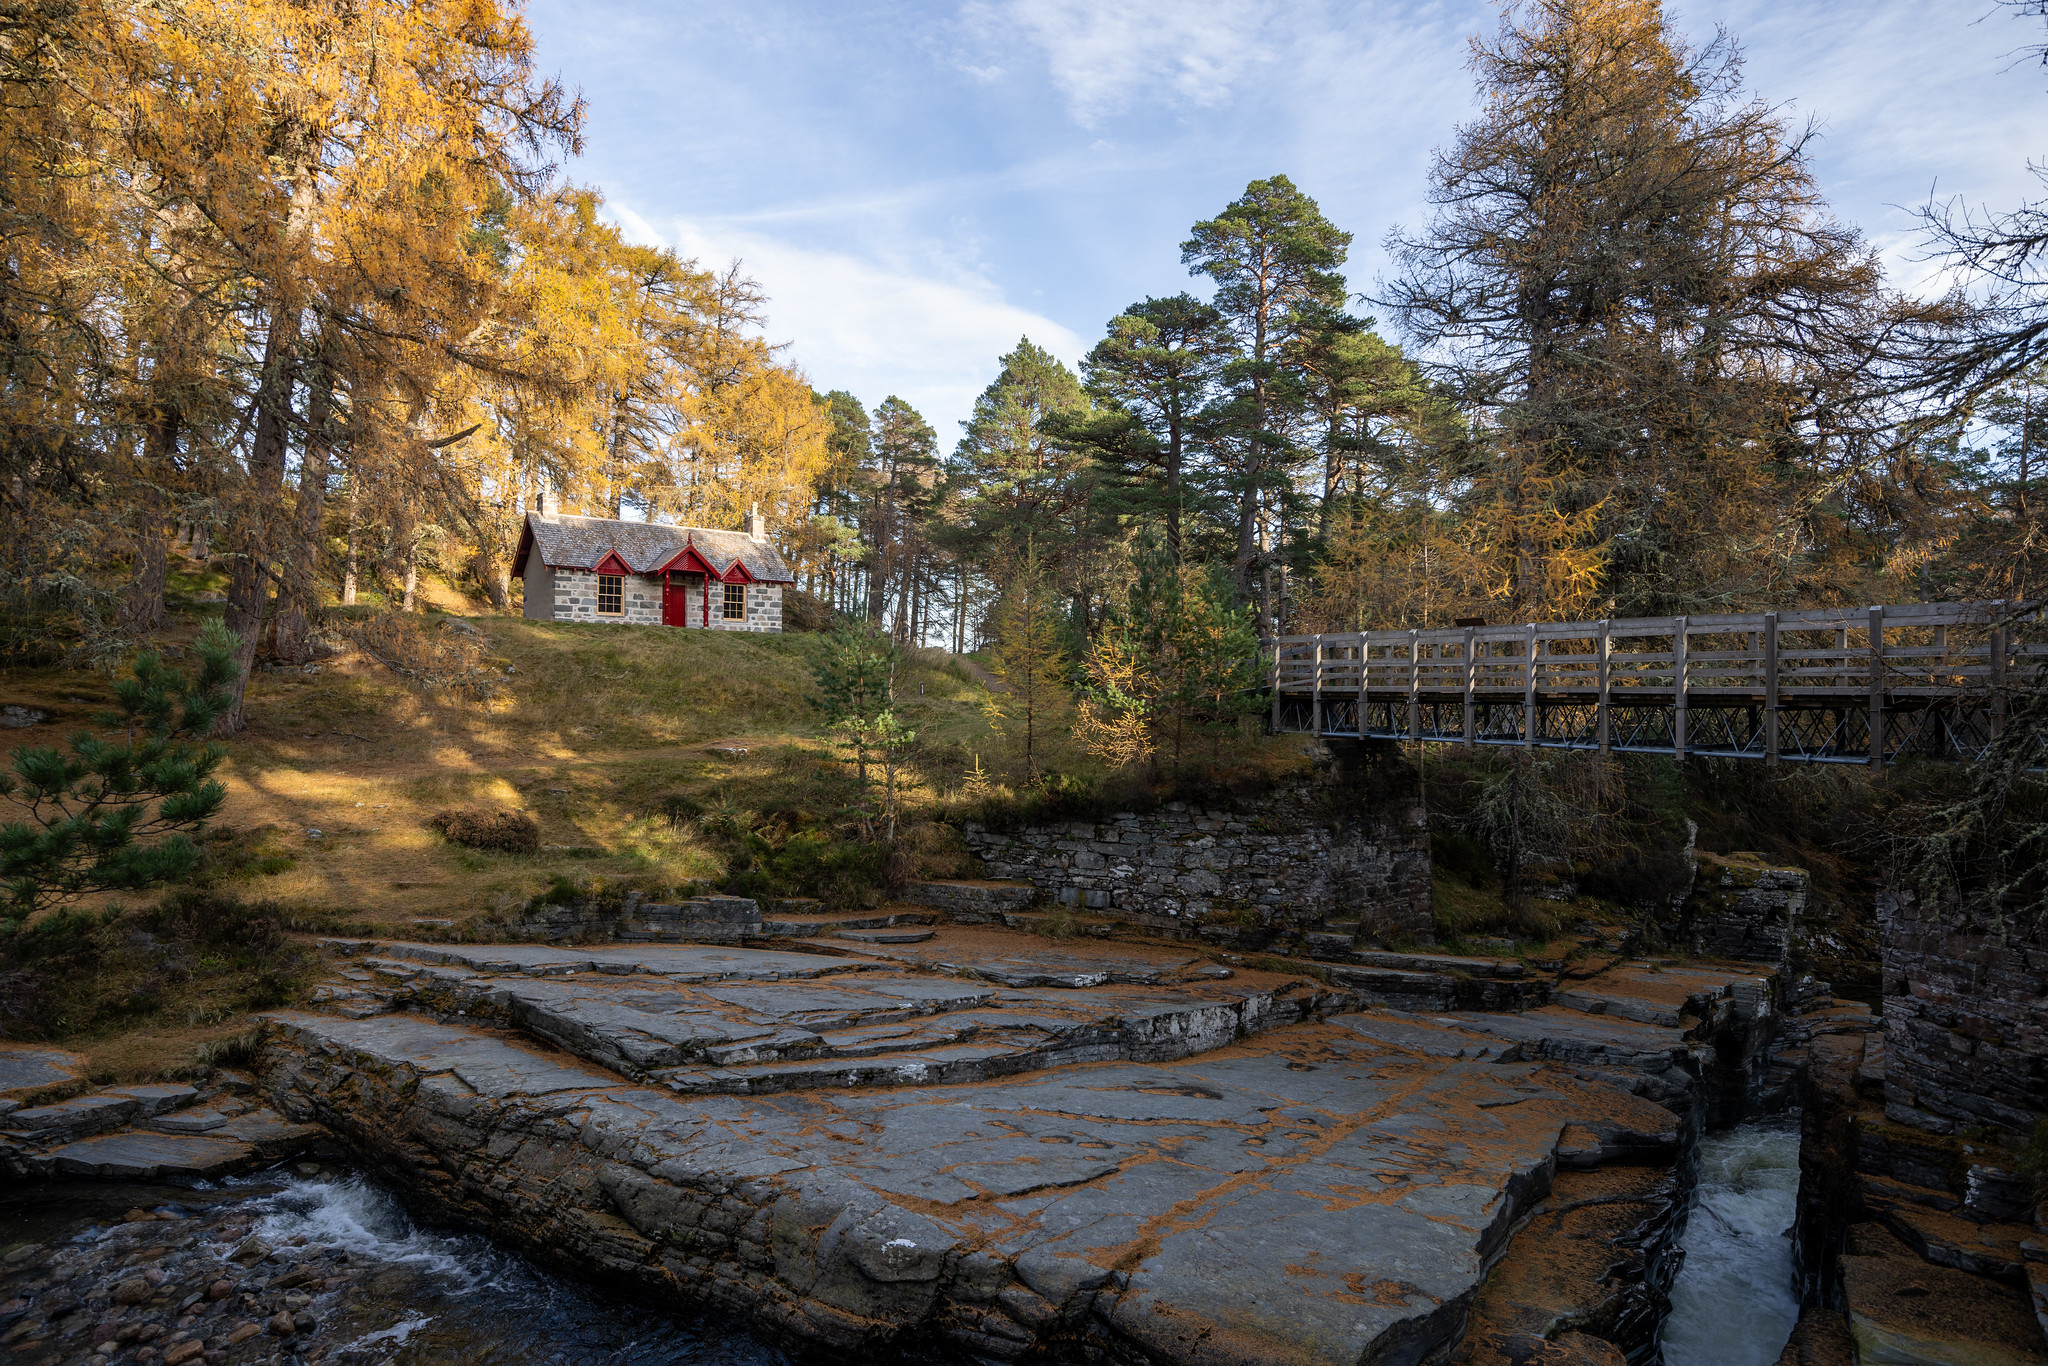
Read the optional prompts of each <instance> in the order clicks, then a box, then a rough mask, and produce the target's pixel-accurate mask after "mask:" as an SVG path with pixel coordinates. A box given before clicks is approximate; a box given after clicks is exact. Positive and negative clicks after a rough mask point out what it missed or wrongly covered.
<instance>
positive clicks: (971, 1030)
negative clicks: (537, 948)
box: [195, 950, 1348, 1123]
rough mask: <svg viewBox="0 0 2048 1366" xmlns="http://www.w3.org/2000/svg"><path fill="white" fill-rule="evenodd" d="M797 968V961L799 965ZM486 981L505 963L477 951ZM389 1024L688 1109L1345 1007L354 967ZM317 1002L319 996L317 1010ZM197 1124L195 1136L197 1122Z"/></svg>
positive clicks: (1199, 993)
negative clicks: (391, 1012)
mask: <svg viewBox="0 0 2048 1366" xmlns="http://www.w3.org/2000/svg"><path fill="white" fill-rule="evenodd" d="M788 956H792V957H794V956H796V955H788ZM475 957H476V959H477V961H478V962H480V963H482V964H485V965H486V967H488V966H489V965H491V964H493V963H495V962H496V961H497V960H496V959H495V958H494V957H493V956H492V953H491V951H488V950H486V951H479V952H478V953H477V954H476V955H475ZM358 961H360V962H362V963H363V964H365V965H366V967H368V968H369V969H370V970H371V974H372V975H373V976H374V977H376V978H378V979H379V988H378V989H379V990H380V991H381V992H382V993H383V994H382V997H381V1001H382V1008H380V1009H379V1010H377V1011H374V1012H373V1011H356V1010H353V1009H350V1008H348V1002H349V1001H350V1000H351V999H353V998H352V997H350V996H349V995H348V994H347V993H343V992H339V991H337V992H334V993H330V995H329V996H328V997H327V998H326V1000H327V1001H328V1003H329V1004H331V1005H333V1006H335V1007H337V1008H340V1009H342V1010H343V1012H344V1013H346V1014H349V1015H352V1016H356V1017H358V1018H371V1017H373V1016H374V1015H377V1014H382V1013H384V1012H385V1011H386V1010H388V1009H391V1008H394V1007H400V1006H403V1007H409V1008H411V1009H413V1010H416V1011H418V1012H420V1013H422V1014H425V1015H431V1016H434V1017H437V1018H440V1019H443V1020H456V1021H464V1022H469V1021H474V1022H477V1023H486V1024H501V1025H511V1026H514V1027H516V1028H518V1029H520V1030H523V1031H525V1032H527V1033H529V1034H532V1035H534V1036H536V1037H538V1038H540V1039H543V1040H545V1041H547V1042H549V1043H553V1044H555V1045H557V1046H559V1047H561V1048H563V1049H566V1050H567V1051H568V1052H570V1053H572V1054H574V1055H576V1056H577V1057H579V1058H582V1059H585V1060H588V1061H591V1062H596V1063H598V1064H600V1065H601V1066H603V1067H606V1068H609V1069H611V1070H612V1071H615V1072H617V1073H619V1074H620V1075H621V1076H624V1077H627V1078H630V1079H632V1080H637V1081H653V1082H664V1083H666V1084H668V1085H670V1086H672V1087H674V1088H675V1089H677V1090H679V1091H686V1092H690V1093H693V1094H698V1093H707V1092H730V1093H735V1094H749V1093H761V1092H766V1091H771V1090H789V1089H803V1088H816V1087H835V1086H868V1085H908V1084H926V1083H933V1082H939V1081H972V1080H979V1079H981V1078H984V1077H987V1076H991V1075H1002V1074H1006V1073H1013V1072H1018V1071H1023V1070H1025V1069H1027V1068H1032V1067H1045V1066H1053V1065H1059V1064H1064V1063H1070V1062H1099V1061H1106V1060H1109V1059H1114V1058H1130V1059H1139V1060H1145V1061H1157V1060H1163V1059H1168V1058H1174V1057H1182V1056H1186V1055H1188V1054H1191V1053H1197V1052H1202V1051H1205V1050H1207V1049H1210V1048H1215V1047H1220V1046H1222V1045H1224V1044H1227V1043H1229V1042H1231V1041H1232V1040H1233V1039H1235V1038H1239V1037H1242V1036H1244V1035H1247V1034H1251V1033H1255V1032H1257V1031H1259V1030H1261V1029H1265V1028H1269V1027H1271V1026H1273V1025H1276V1024H1283V1023H1291V1022H1293V1021H1295V1020H1299V1019H1302V1018H1304V1017H1305V1016H1307V1015H1309V1014H1311V1013H1313V1012H1315V1011H1317V1010H1323V1009H1329V1008H1342V1007H1343V1006H1344V1005H1345V1004H1348V1001H1347V998H1344V997H1342V996H1339V995H1337V994H1334V993H1331V992H1329V991H1327V990H1325V989H1323V988H1322V987H1320V986H1319V985H1318V984H1315V983H1312V982H1306V981H1299V982H1288V981H1285V980H1283V981H1282V982H1281V983H1280V985H1279V986H1277V987H1252V986H1241V985H1238V984H1236V983H1212V982H1202V983H1200V984H1198V985H1192V986H1184V987H1177V988H1146V987H1133V986H1113V985H1107V984H1102V985H1097V986H1093V987H1087V986H1071V985H1070V986H1063V987H1059V988H1045V987H1027V988H1009V987H1005V986H1003V985H1000V984H998V983H995V982H991V981H989V980H986V978H984V977H979V976H977V977H972V978H967V977H941V976H929V975H923V974H912V973H906V972H903V971H901V970H892V967H893V965H892V964H890V963H887V962H863V963H855V964H851V965H846V964H844V963H843V960H834V959H817V958H810V959H808V960H807V962H808V963H809V964H811V965H817V964H820V963H823V964H827V965H830V964H833V963H841V964H842V966H852V967H855V968H858V969H861V970H860V971H854V972H841V973H834V974H832V975H829V976H813V977H810V978H804V979H793V978H779V977H775V976H772V975H770V976H764V977H760V978H746V977H731V978H725V979H720V980H706V979H703V978H693V977H689V976H685V975H671V976H668V977H655V976H651V975H648V974H615V973H612V972H609V971H606V970H594V971H593V970H584V971H568V972H559V973H557V972H549V973H546V974H530V973H528V972H525V971H521V972H518V973H502V974H501V973H496V972H491V971H476V970H473V969H470V968H465V967H455V966H451V965H449V964H445V963H424V962H418V961H414V960H412V959H405V958H380V957H368V958H363V959H360V960H358ZM316 995H317V994H316ZM195 1123H197V1121H195Z"/></svg>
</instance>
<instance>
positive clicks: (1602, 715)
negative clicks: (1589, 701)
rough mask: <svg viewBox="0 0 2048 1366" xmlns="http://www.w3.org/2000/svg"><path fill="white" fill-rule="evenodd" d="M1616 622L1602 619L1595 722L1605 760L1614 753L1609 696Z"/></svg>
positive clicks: (1612, 684) (1611, 681) (1610, 619)
mask: <svg viewBox="0 0 2048 1366" xmlns="http://www.w3.org/2000/svg"><path fill="white" fill-rule="evenodd" d="M1613 661H1614V621H1613V619H1612V618H1609V617H1602V618H1601V619H1600V664H1599V669H1600V700H1599V702H1598V703H1597V704H1595V706H1594V708H1593V711H1594V722H1595V724H1596V725H1598V727H1599V729H1600V757H1601V758H1603V759H1605V758H1608V757H1610V756H1611V755H1613V753H1614V732H1613V729H1612V725H1611V716H1610V714H1609V711H1608V706H1607V701H1608V694H1609V692H1610V690H1611V689H1612V688H1613V686H1614V683H1613Z"/></svg>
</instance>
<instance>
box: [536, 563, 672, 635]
mask: <svg viewBox="0 0 2048 1366" xmlns="http://www.w3.org/2000/svg"><path fill="white" fill-rule="evenodd" d="M553 572H554V576H555V590H554V591H555V616H554V619H555V620H556V621H602V622H618V623H621V624H626V625H636V626H659V625H660V624H661V582H660V580H658V579H649V578H644V577H642V576H641V575H639V574H626V575H622V576H621V577H623V578H624V580H625V582H624V583H623V584H621V585H620V588H621V590H622V591H621V593H620V598H621V599H622V602H623V605H624V607H625V609H626V610H625V611H624V612H622V613H617V614H613V613H605V614H603V615H600V614H599V613H598V610H597V575H595V574H593V573H591V572H590V571H589V570H587V569H557V570H555V571H553Z"/></svg>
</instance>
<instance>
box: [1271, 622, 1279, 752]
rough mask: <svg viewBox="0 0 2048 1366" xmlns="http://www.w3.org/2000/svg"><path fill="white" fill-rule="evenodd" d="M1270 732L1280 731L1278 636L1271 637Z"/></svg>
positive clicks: (1276, 733) (1277, 732)
mask: <svg viewBox="0 0 2048 1366" xmlns="http://www.w3.org/2000/svg"><path fill="white" fill-rule="evenodd" d="M1272 733H1273V734H1275V735H1278V734H1279V733H1280V637H1278V636H1274V637H1273V727H1272Z"/></svg>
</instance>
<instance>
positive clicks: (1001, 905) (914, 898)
mask: <svg viewBox="0 0 2048 1366" xmlns="http://www.w3.org/2000/svg"><path fill="white" fill-rule="evenodd" d="M903 899H904V900H905V901H909V902H914V903H915V904H917V905H919V906H930V907H931V908H933V909H934V910H940V911H945V912H947V913H948V914H950V915H951V916H952V917H953V919H954V921H956V922H957V923H959V924H962V925H975V924H1000V923H1001V922H1002V918H1003V913H1004V912H1005V911H1021V910H1023V909H1024V908H1025V907H1027V906H1029V905H1031V903H1032V902H1034V901H1036V900H1038V889H1037V888H1036V887H1034V886H1032V885H1031V884H1030V883H1028V882H976V881H969V880H961V881H944V882H913V883H910V884H909V885H908V886H906V887H905V888H904V889H903Z"/></svg>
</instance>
